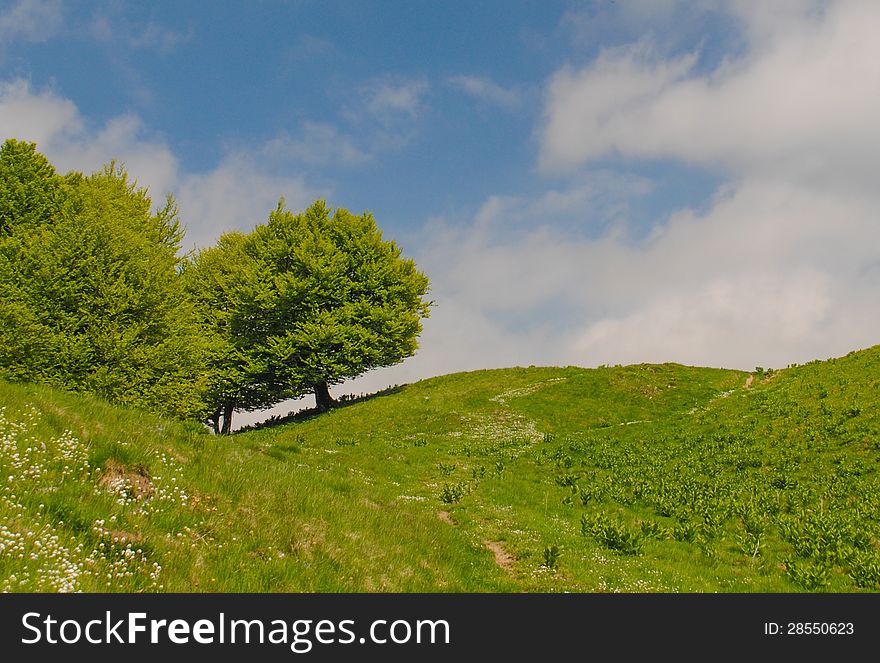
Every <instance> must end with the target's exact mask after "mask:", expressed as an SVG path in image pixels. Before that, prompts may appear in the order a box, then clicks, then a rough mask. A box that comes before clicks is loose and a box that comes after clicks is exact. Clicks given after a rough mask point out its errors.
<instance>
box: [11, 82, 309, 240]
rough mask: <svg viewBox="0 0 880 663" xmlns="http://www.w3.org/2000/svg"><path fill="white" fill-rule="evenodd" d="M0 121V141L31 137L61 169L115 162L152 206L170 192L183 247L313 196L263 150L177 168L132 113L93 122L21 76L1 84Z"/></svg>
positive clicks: (89, 168) (301, 204) (174, 160)
mask: <svg viewBox="0 0 880 663" xmlns="http://www.w3.org/2000/svg"><path fill="white" fill-rule="evenodd" d="M0 126H2V127H3V131H4V135H3V136H2V138H3V139H5V138H17V139H19V140H28V141H32V142H35V143H37V149H38V150H40V152H42V153H43V154H45V155H46V157H47V158H48V159H49V160H50V161H51V162H52V163H53V164H54V165H55V166H56V168H57V169H58V170H59V171H60V172H67V171H70V170H79V171H83V172H86V173H90V172H94V171H96V170H99V169H100V168H102V167H103V165H104V164H106V163H108V162H110V161H111V160H116V161H117V162H118V163H120V164H123V165H125V167H126V170H127V171H128V173H129V175H130V176H131V177H132V178H133V179H134V180H136V181H137V183H138V185H139V186H141V187H145V188H147V189H148V190H149V193H150V195H151V197H152V199H153V202H154V204H155V205H157V206H158V205H161V204H163V203H164V200H165V196H166V194H168V193H173V194H174V195H175V197H176V199H177V202H178V207H179V209H180V214H181V220H182V222H183V224H184V225H185V227H186V229H187V235H186V238H185V240H184V243H185V248H187V249H189V248H192V247H193V245H194V244H197V245H199V246H204V245H209V244H211V243H213V241H214V240H215V239H216V238H217V237H219V236H220V235H221V234H222V233H223V232H226V231H229V230H233V229H240V230H250V229H251V228H253V226H254V225H256V224H257V223H262V222H264V221H265V220H266V218H267V217H268V215H269V212H270V211H271V210H272V209H274V208H275V206H276V205H277V203H278V199H279V198H280V197H282V196H284V197H285V198H286V200H287V204H288V206H289V207H291V208H293V209H298V208H301V207H305V206H306V205H307V204H308V203H310V202H311V201H312V200H313V199H314V198H315V197H318V195H319V193H318V192H316V191H313V190H312V189H310V188H309V187H308V186H307V185H306V183H305V182H304V180H303V179H302V178H301V177H299V176H295V175H277V174H273V173H272V172H269V171H267V170H265V169H264V168H263V167H262V166H261V165H260V164H261V163H262V161H263V160H261V159H258V158H257V157H258V156H259V154H260V153H261V151H262V148H257V149H256V150H254V151H253V153H249V152H245V151H237V152H230V153H229V154H227V155H226V156H225V157H224V158H223V159H222V160H221V162H220V163H219V164H217V166H216V167H215V168H213V169H211V170H208V171H206V172H201V173H193V172H182V171H181V169H180V163H179V161H178V159H177V157H176V155H175V154H174V152H173V151H172V150H171V148H170V147H169V146H168V144H167V143H166V142H165V141H164V140H163V139H162V138H161V137H160V136H156V135H154V134H152V133H151V132H149V131H148V130H147V128H146V127H144V126H143V123H142V122H141V120H140V119H139V118H138V117H137V116H136V115H132V114H127V115H120V116H117V117H114V118H111V119H110V120H109V121H107V122H106V124H104V125H103V126H100V127H93V126H91V125H90V123H89V122H88V121H87V118H84V117H83V116H82V115H81V114H80V112H79V110H78V109H77V107H76V105H75V104H74V103H73V102H71V101H70V100H69V99H65V98H64V97H61V96H59V95H58V94H56V93H55V92H53V91H51V90H46V89H44V90H39V91H35V90H33V89H32V88H31V86H30V84H28V83H27V82H26V81H21V80H17V81H12V82H6V83H0Z"/></svg>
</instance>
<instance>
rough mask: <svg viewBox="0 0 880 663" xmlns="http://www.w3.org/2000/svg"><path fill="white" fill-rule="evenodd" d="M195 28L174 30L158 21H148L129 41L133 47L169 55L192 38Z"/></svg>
mask: <svg viewBox="0 0 880 663" xmlns="http://www.w3.org/2000/svg"><path fill="white" fill-rule="evenodd" d="M192 36H193V30H192V28H190V29H188V30H187V31H185V32H180V31H177V30H172V29H171V28H168V27H165V26H162V25H159V24H158V23H153V22H150V23H147V25H145V26H144V27H143V29H142V30H140V31H137V32H134V33H133V34H131V35H130V37H129V39H128V41H129V44H130V45H131V47H132V48H135V49H138V50H154V51H156V52H157V53H159V54H160V55H168V54H169V53H171V52H172V51H174V50H175V49H176V48H177V47H178V46H179V45H180V44H185V43H186V42H188V41H189V40H190V39H192Z"/></svg>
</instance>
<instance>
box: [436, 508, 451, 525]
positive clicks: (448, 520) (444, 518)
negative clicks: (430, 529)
mask: <svg viewBox="0 0 880 663" xmlns="http://www.w3.org/2000/svg"><path fill="white" fill-rule="evenodd" d="M437 517H438V518H439V519H440V520H442V521H443V522H444V523H446V524H447V525H455V521H454V520H453V519H452V516H450V515H449V512H448V511H438V512H437Z"/></svg>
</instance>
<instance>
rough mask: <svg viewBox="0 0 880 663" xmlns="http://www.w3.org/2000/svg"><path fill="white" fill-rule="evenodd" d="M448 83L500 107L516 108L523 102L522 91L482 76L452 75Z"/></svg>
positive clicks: (480, 99)
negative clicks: (503, 85)
mask: <svg viewBox="0 0 880 663" xmlns="http://www.w3.org/2000/svg"><path fill="white" fill-rule="evenodd" d="M448 80H449V84H450V85H452V86H453V87H455V88H457V89H459V90H462V91H463V92H466V93H467V94H469V95H470V96H472V97H473V98H475V99H477V100H479V101H483V102H486V103H489V104H492V105H494V106H500V107H502V108H507V109H511V108H517V107H518V106H520V105H521V104H522V102H523V93H522V92H521V91H520V90H517V89H516V88H506V87H502V86H501V85H498V84H497V83H495V82H494V81H492V80H491V79H489V78H485V77H482V76H464V75H462V76H452V77H450V78H449V79H448Z"/></svg>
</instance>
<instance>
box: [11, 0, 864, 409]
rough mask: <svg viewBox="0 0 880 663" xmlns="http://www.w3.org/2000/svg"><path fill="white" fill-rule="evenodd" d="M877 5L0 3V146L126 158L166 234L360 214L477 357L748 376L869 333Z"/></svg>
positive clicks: (399, 376)
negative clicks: (726, 370) (324, 204)
mask: <svg viewBox="0 0 880 663" xmlns="http://www.w3.org/2000/svg"><path fill="white" fill-rule="evenodd" d="M878 30H880V5H878V3H876V2H872V1H870V0H865V1H860V0H840V1H838V2H821V1H819V0H799V1H789V0H778V2H773V3H755V2H748V1H745V0H744V1H741V2H740V1H736V0H732V1H730V2H721V1H720V0H719V1H715V0H698V1H697V2H679V1H677V0H652V1H648V0H631V1H629V2H625V1H624V0H618V1H617V2H612V1H597V2H552V1H540V2H539V1H534V2H525V1H524V2H512V1H510V2H508V1H504V2H501V1H498V2H481V3H470V2H448V3H428V2H402V1H401V2H388V1H386V2H310V1H303V2H268V1H260V2H248V3H244V2H242V3H202V2H181V1H177V2H150V3H143V2H137V3H136V2H125V1H122V0H115V1H111V2H100V1H97V2H79V1H73V0H12V1H5V2H0V132H2V133H3V134H4V136H3V137H7V136H10V137H17V138H23V139H29V140H34V141H36V142H37V143H38V146H39V148H40V149H41V150H42V151H43V152H44V153H46V154H47V156H49V158H50V159H52V161H53V162H54V163H55V164H56V165H57V166H58V167H59V168H60V169H61V170H67V169H77V170H86V171H91V170H95V169H97V168H99V167H100V166H101V165H102V164H103V163H105V162H106V161H109V160H110V159H114V158H115V159H118V160H120V161H122V162H124V163H125V164H126V165H127V167H128V170H129V172H130V174H131V175H132V176H134V177H135V178H137V180H138V182H139V183H141V184H143V185H144V186H148V187H149V189H150V191H151V193H152V194H153V196H154V199H156V200H161V199H162V198H164V195H165V194H166V193H168V192H171V193H173V194H174V195H175V197H176V198H177V200H178V202H179V205H180V211H181V219H182V221H183V223H184V224H185V226H186V227H187V229H188V234H187V239H186V246H187V248H193V247H196V246H204V245H208V244H210V243H212V242H213V241H214V240H215V239H216V238H217V237H218V236H219V235H220V234H221V233H223V232H225V231H228V230H233V229H243V230H248V229H250V228H252V227H253V226H254V225H255V224H256V223H260V222H263V221H265V219H266V217H267V215H268V212H269V210H270V209H272V208H273V207H274V205H275V203H276V202H277V200H278V198H279V197H281V196H284V197H285V199H286V201H287V203H288V205H289V206H290V207H291V208H294V209H300V208H302V207H304V206H306V205H307V204H309V203H310V202H311V201H312V200H314V199H315V198H317V197H324V198H326V199H327V200H328V202H329V203H330V204H331V205H332V206H341V207H347V208H349V209H352V210H355V211H360V210H363V209H369V210H371V211H372V212H373V213H374V214H375V216H376V218H377V221H378V222H379V224H380V226H381V227H382V228H383V230H384V231H385V234H386V237H388V238H394V239H395V240H397V241H398V242H399V243H400V244H401V245H402V246H403V248H404V250H405V253H406V254H407V255H409V256H411V257H413V258H415V259H416V261H417V263H418V264H419V265H420V267H422V269H424V271H426V273H427V274H428V276H429V277H430V278H431V281H432V297H433V298H434V299H435V300H436V302H437V307H436V309H435V311H434V314H433V315H432V317H431V318H430V319H429V320H428V321H426V324H425V332H424V335H423V337H422V343H421V345H422V348H421V350H420V351H419V353H418V354H417V355H416V356H415V357H413V358H412V359H410V360H408V361H407V362H404V364H403V365H401V366H398V367H395V368H393V369H386V370H383V371H378V372H376V373H373V374H370V375H368V376H366V377H365V378H362V379H361V380H360V381H358V382H355V383H353V384H351V385H347V386H345V387H344V388H342V389H341V391H355V392H356V391H361V390H368V389H374V388H378V387H381V386H385V385H386V384H390V383H398V382H406V381H411V380H414V379H419V378H423V377H428V376H430V375H436V374H441V373H446V372H450V371H454V370H468V369H475V368H481V367H494V366H508V365H529V364H554V365H569V364H574V365H583V366H595V365H598V364H603V363H609V364H613V363H633V362H641V361H650V362H662V361H679V362H682V363H687V364H700V365H715V366H730V367H736V368H745V369H748V368H753V367H754V366H756V365H763V366H785V365H787V364H788V363H792V362H802V361H807V360H809V359H813V358H823V357H828V356H833V355H836V354H843V353H845V352H847V351H849V350H851V349H856V348H859V347H865V346H867V345H873V344H875V343H876V342H877V341H878V338H880V337H878V335H877V330H878V329H880V325H878V324H877V323H878V322H880V313H878V309H880V307H877V306H876V301H877V295H878V294H880V249H878V247H880V241H878V240H880V232H878V230H880V229H878V221H877V219H880V214H878V211H880V194H878V193H877V190H878V189H880V188H878V187H877V186H876V184H875V183H874V181H873V175H872V174H873V173H876V172H877V168H876V167H877V166H878V165H880V132H878V131H877V130H876V117H880V71H878V65H877V63H878V62H880V46H877V45H876V39H875V38H874V35H875V34H876V33H877V31H878Z"/></svg>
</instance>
